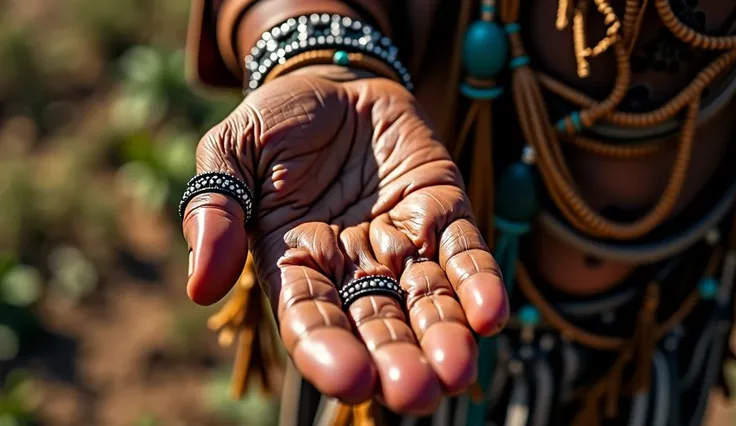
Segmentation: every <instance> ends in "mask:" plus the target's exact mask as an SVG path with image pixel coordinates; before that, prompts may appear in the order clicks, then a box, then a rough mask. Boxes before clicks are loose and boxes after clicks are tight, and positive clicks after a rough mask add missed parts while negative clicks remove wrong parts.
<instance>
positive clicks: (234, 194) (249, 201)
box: [179, 172, 253, 224]
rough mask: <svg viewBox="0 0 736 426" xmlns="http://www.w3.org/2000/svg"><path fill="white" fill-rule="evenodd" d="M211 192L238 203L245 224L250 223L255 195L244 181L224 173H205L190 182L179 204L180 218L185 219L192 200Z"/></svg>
mask: <svg viewBox="0 0 736 426" xmlns="http://www.w3.org/2000/svg"><path fill="white" fill-rule="evenodd" d="M210 192H215V193H218V194H222V195H227V196H229V197H231V198H232V199H234V200H235V201H237V202H238V204H240V207H242V208H243V211H244V212H245V223H246V224H247V223H248V222H249V221H250V218H251V216H252V215H253V193H252V192H251V190H250V188H248V185H246V184H245V183H244V182H243V181H241V180H240V179H238V178H236V177H235V176H233V175H231V174H229V173H223V172H205V173H201V174H198V175H196V176H194V177H193V178H191V179H190V180H189V182H188V183H187V188H186V190H185V191H184V194H183V195H182V197H181V201H180V202H179V217H181V218H184V210H185V209H186V208H187V204H188V203H189V202H190V201H191V200H192V198H194V197H196V196H197V195H200V194H206V193H210Z"/></svg>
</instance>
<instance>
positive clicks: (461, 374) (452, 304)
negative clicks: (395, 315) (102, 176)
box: [370, 215, 477, 394]
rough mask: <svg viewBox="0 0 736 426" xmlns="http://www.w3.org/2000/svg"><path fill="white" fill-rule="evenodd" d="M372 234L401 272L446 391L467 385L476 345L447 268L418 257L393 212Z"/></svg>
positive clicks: (415, 324)
mask: <svg viewBox="0 0 736 426" xmlns="http://www.w3.org/2000/svg"><path fill="white" fill-rule="evenodd" d="M370 235H371V244H372V247H373V250H374V252H375V254H376V258H377V259H379V260H380V261H381V262H382V263H384V264H387V265H393V271H394V273H395V274H401V287H402V288H404V289H405V290H406V291H407V292H408V297H407V311H408V313H409V320H410V324H411V327H412V329H413V331H414V334H415V335H416V337H417V339H418V340H419V344H420V346H421V348H422V350H423V351H424V353H425V355H426V356H427V357H428V359H429V362H430V363H431V364H432V367H433V368H434V371H435V372H436V374H437V376H438V377H439V380H440V382H441V383H442V385H443V387H444V390H445V392H447V393H449V394H456V393H458V392H460V391H463V390H465V389H466V388H467V387H468V386H469V385H470V384H471V383H472V382H473V380H474V379H475V374H476V360H475V358H476V354H477V348H476V343H475V340H474V339H473V334H472V333H471V332H470V329H469V327H468V324H467V321H466V319H465V312H464V311H463V309H462V307H461V306H460V303H459V302H458V301H457V298H456V295H455V291H454V290H453V288H452V285H451V284H450V282H449V281H448V279H447V276H446V275H445V272H444V271H443V270H442V268H441V267H440V265H439V264H437V262H434V261H430V260H429V259H420V258H417V257H416V255H415V253H416V248H415V246H414V244H413V243H412V241H411V240H410V239H409V237H407V236H406V235H405V234H404V233H403V232H401V231H399V230H398V229H397V228H396V227H395V226H394V225H393V224H392V223H391V221H390V220H389V218H388V215H383V216H380V217H378V218H377V219H376V220H374V221H373V222H372V223H371V228H370ZM406 259H409V261H405V260H406ZM402 270H403V271H402Z"/></svg>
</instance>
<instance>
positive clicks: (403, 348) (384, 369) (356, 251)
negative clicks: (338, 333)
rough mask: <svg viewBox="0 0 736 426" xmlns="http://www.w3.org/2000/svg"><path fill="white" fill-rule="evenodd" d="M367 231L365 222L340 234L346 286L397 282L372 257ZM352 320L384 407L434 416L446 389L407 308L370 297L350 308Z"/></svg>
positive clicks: (386, 268) (374, 296) (386, 297)
mask: <svg viewBox="0 0 736 426" xmlns="http://www.w3.org/2000/svg"><path fill="white" fill-rule="evenodd" d="M368 228H369V227H368V224H367V223H364V224H361V225H357V226H352V227H349V228H346V229H345V230H343V231H342V232H341V233H340V242H341V246H342V247H341V248H342V250H343V251H344V254H345V257H346V262H347V263H348V264H347V265H346V272H347V273H346V278H345V280H344V284H347V283H349V282H350V281H351V280H353V279H359V278H362V277H366V276H371V275H382V276H387V277H391V278H394V274H393V272H391V270H390V269H389V268H388V267H386V266H384V265H382V264H381V263H379V262H378V261H377V260H376V258H375V256H374V255H373V251H372V250H371V244H370V242H369V237H368ZM348 316H349V317H350V318H351V320H352V321H353V323H354V325H355V329H356V331H357V334H358V336H359V337H360V338H361V339H362V340H363V342H364V343H365V345H366V347H367V348H368V351H369V352H370V354H371V356H372V357H373V361H374V363H375V365H376V369H377V371H378V375H379V379H380V394H381V395H382V399H383V401H384V403H385V404H386V405H387V406H388V407H389V408H390V409H392V410H394V411H398V412H402V413H407V414H414V415H426V414H429V413H432V412H433V411H434V410H435V409H436V407H437V405H438V404H439V401H440V399H441V397H442V388H441V386H440V383H439V380H438V379H437V376H436V375H435V373H434V371H433V369H432V366H431V364H430V362H429V361H428V360H427V357H426V356H425V355H424V352H423V351H422V350H421V349H420V347H419V345H418V344H417V341H416V338H415V336H414V332H413V331H412V329H411V328H410V327H409V325H408V324H407V322H406V315H405V314H404V309H403V307H402V305H401V304H399V302H397V301H396V300H395V299H394V298H392V297H389V296H384V295H378V294H372V295H371V294H369V295H366V296H364V297H360V298H358V299H357V300H355V301H354V302H353V303H352V304H350V306H349V308H348Z"/></svg>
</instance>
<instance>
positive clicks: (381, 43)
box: [245, 13, 413, 95]
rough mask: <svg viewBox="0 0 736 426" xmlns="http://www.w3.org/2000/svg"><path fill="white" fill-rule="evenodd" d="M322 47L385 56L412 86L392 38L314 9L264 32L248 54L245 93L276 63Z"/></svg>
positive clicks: (262, 78)
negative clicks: (309, 13) (315, 11)
mask: <svg viewBox="0 0 736 426" xmlns="http://www.w3.org/2000/svg"><path fill="white" fill-rule="evenodd" d="M321 49H338V50H343V51H345V52H360V53H363V54H365V55H369V56H372V57H374V58H376V59H379V60H382V61H384V62H385V63H386V64H388V65H389V66H391V67H392V68H393V69H394V70H395V71H396V73H397V74H398V75H399V77H400V78H401V82H402V84H403V85H404V86H405V87H406V88H407V89H408V90H412V89H413V84H412V82H411V75H410V74H409V71H408V70H407V69H406V67H405V66H404V65H403V64H402V63H401V61H399V59H398V58H397V57H398V52H399V50H398V48H397V47H396V46H394V44H393V42H392V41H391V39H389V38H388V37H386V36H384V35H382V34H381V33H380V32H379V31H378V30H376V29H375V28H373V27H371V26H370V25H368V24H366V23H363V22H361V21H358V20H355V19H352V18H350V17H347V16H340V15H329V14H326V13H323V14H318V13H314V14H312V15H303V16H299V17H296V18H290V19H288V20H286V21H285V22H283V23H281V24H279V25H276V26H275V27H273V28H272V29H271V30H269V31H266V32H264V33H263V34H262V35H261V38H260V39H259V40H258V41H257V42H256V45H255V46H254V47H253V48H252V49H251V51H250V54H249V55H248V56H247V57H246V58H245V67H246V69H247V70H248V82H247V84H246V87H245V94H246V95H247V94H248V93H250V92H252V91H253V90H255V89H257V88H259V87H260V86H261V85H262V84H263V82H264V81H265V79H266V76H267V75H268V74H269V73H270V72H271V71H272V70H273V68H275V67H276V66H277V65H279V64H283V63H285V62H286V61H287V60H288V59H289V58H291V57H293V56H296V55H298V54H300V53H303V52H307V51H311V50H321Z"/></svg>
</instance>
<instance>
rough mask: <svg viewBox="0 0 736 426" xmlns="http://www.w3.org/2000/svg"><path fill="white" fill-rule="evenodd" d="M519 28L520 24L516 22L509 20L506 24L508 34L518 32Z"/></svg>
mask: <svg viewBox="0 0 736 426" xmlns="http://www.w3.org/2000/svg"><path fill="white" fill-rule="evenodd" d="M520 30H521V25H519V23H518V22H511V23H510V24H506V32H507V33H508V34H513V33H518V32H519V31H520Z"/></svg>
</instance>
